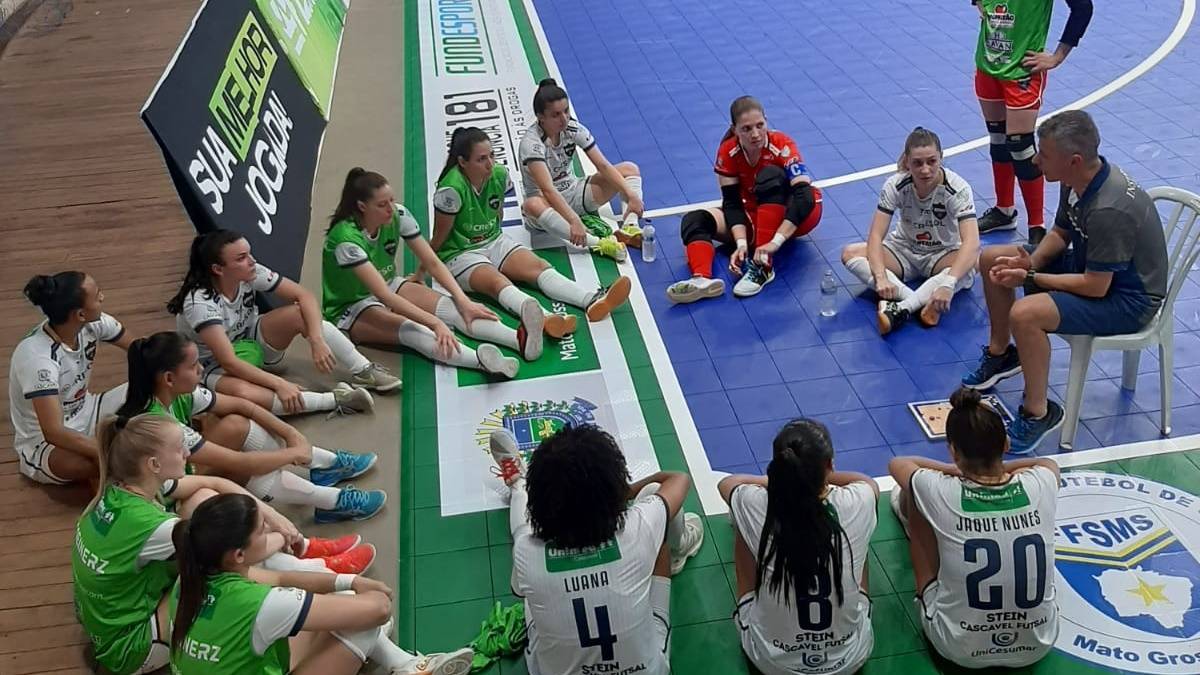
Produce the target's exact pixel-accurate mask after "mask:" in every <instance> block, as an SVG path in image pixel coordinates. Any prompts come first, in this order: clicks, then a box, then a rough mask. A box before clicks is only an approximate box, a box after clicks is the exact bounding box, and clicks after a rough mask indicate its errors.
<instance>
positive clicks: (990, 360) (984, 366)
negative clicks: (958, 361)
mask: <svg viewBox="0 0 1200 675" xmlns="http://www.w3.org/2000/svg"><path fill="white" fill-rule="evenodd" d="M1019 372H1021V358H1020V357H1019V356H1017V347H1016V345H1011V344H1010V345H1008V346H1007V347H1005V348H1004V353H1003V354H1001V355H1000V356H993V355H992V353H991V352H990V351H988V346H987V345H984V346H983V356H982V357H980V359H979V365H978V366H976V367H975V370H973V371H971V372H969V373H967V374H966V375H963V378H962V384H963V386H964V387H966V388H968V389H977V390H979V391H982V390H984V389H991V388H992V387H994V386H996V383H997V382H999V381H1000V380H1004V379H1007V378H1010V377H1012V376H1013V375H1016V374H1017V373H1019Z"/></svg>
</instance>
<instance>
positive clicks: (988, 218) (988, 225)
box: [979, 206, 1017, 234]
mask: <svg viewBox="0 0 1200 675" xmlns="http://www.w3.org/2000/svg"><path fill="white" fill-rule="evenodd" d="M1015 229H1017V210H1016V209H1013V210H1012V213H1011V214H1009V213H1005V212H1003V211H1001V210H1000V209H999V208H997V207H995V206H993V207H991V208H989V209H988V210H987V211H984V212H983V215H982V216H980V217H979V234H987V233H988V232H1004V231H1006V230H1015Z"/></svg>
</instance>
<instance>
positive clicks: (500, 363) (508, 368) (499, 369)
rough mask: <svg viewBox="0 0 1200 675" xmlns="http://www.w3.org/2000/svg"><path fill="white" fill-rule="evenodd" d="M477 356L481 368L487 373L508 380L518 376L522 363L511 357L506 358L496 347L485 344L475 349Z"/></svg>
mask: <svg viewBox="0 0 1200 675" xmlns="http://www.w3.org/2000/svg"><path fill="white" fill-rule="evenodd" d="M475 356H477V357H479V366H480V368H482V369H483V372H485V373H491V374H492V375H503V376H504V377H506V378H508V379H510V380H511V379H513V378H514V377H516V376H517V371H519V370H520V369H521V362H520V361H518V360H517V359H515V358H513V357H511V356H505V355H504V353H503V352H501V351H500V348H499V347H497V346H496V345H493V344H489V343H487V342H484V343H483V344H481V345H479V346H478V347H476V348H475Z"/></svg>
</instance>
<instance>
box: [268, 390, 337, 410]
mask: <svg viewBox="0 0 1200 675" xmlns="http://www.w3.org/2000/svg"><path fill="white" fill-rule="evenodd" d="M300 396H301V398H302V399H303V401H304V409H303V410H300V411H299V412H296V413H289V412H287V411H286V410H284V409H283V402H281V401H280V400H279V397H278V396H274V397H272V398H271V413H272V414H275V415H289V414H296V415H302V414H304V413H310V412H325V411H329V410H333V409H334V408H336V407H337V401H336V400H334V398H333V392H331V391H302V392H300Z"/></svg>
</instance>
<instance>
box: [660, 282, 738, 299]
mask: <svg viewBox="0 0 1200 675" xmlns="http://www.w3.org/2000/svg"><path fill="white" fill-rule="evenodd" d="M724 292H725V282H724V281H722V280H720V279H709V278H708V277H692V278H691V279H684V280H683V281H676V282H675V283H673V284H671V285H670V286H668V287H667V299H668V300H670V301H671V302H673V303H675V304H678V305H682V304H687V303H689V302H696V301H697V300H703V299H705V298H719V297H721V295H722V294H723V293H724Z"/></svg>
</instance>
